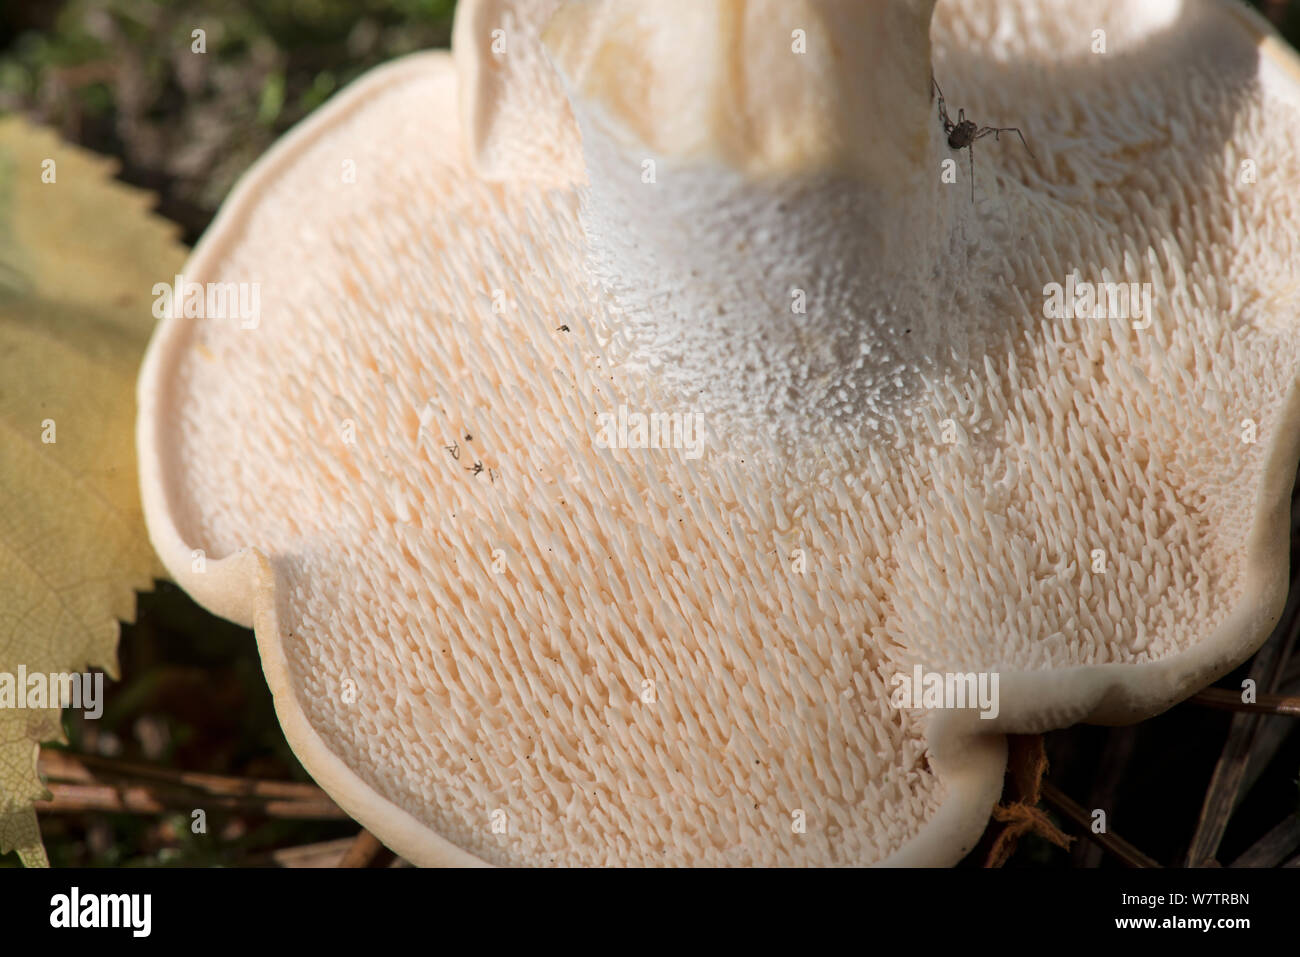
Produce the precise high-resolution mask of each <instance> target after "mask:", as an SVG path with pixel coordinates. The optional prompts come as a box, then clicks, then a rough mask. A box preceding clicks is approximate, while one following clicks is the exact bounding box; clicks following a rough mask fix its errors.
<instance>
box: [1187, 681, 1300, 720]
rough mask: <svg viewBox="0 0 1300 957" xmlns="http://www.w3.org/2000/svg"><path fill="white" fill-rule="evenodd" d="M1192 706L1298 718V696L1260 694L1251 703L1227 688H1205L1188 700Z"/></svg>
mask: <svg viewBox="0 0 1300 957" xmlns="http://www.w3.org/2000/svg"><path fill="white" fill-rule="evenodd" d="M1188 700H1189V701H1191V702H1192V703H1193V704H1199V705H1204V706H1205V707H1207V708H1216V709H1218V710H1219V711H1236V712H1239V713H1243V714H1277V715H1290V716H1291V717H1296V718H1300V696H1297V695H1284V694H1261V695H1259V696H1258V698H1257V700H1255V701H1253V702H1245V701H1242V700H1241V692H1239V691H1233V690H1231V689H1229V688H1206V689H1205V690H1204V691H1198V692H1197V693H1196V694H1194V695H1192V696H1191V698H1189V699H1188Z"/></svg>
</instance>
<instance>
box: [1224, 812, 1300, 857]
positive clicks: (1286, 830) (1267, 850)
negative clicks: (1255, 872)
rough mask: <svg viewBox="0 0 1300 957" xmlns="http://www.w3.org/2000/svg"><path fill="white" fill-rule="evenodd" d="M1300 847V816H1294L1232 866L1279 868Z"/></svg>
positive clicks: (1274, 829) (1268, 834)
mask: <svg viewBox="0 0 1300 957" xmlns="http://www.w3.org/2000/svg"><path fill="white" fill-rule="evenodd" d="M1298 847H1300V816H1297V815H1295V814H1292V815H1291V816H1290V817H1288V818H1285V819H1284V820H1283V821H1282V823H1280V824H1278V825H1277V827H1275V828H1273V829H1272V830H1271V831H1269V832H1268V833H1267V834H1265V835H1264V836H1263V837H1261V838H1260V839H1259V840H1258V841H1256V842H1255V843H1254V844H1253V845H1252V846H1251V848H1250V850H1248V851H1246V853H1244V854H1242V855H1241V857H1239V858H1237V859H1236V860H1235V861H1233V862H1232V866H1233V867H1277V866H1278V865H1279V864H1281V863H1282V862H1283V861H1284V860H1285V859H1286V856H1287V855H1288V854H1290V853H1292V852H1293V851H1294V850H1295V849H1296V848H1298Z"/></svg>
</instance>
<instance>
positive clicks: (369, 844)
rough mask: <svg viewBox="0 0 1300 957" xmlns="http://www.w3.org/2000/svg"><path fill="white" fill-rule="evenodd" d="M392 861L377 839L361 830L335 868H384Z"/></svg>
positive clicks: (388, 852)
mask: <svg viewBox="0 0 1300 957" xmlns="http://www.w3.org/2000/svg"><path fill="white" fill-rule="evenodd" d="M392 859H393V854H392V852H391V851H389V850H388V848H386V847H384V845H383V844H380V843H379V838H377V837H375V836H374V835H373V834H371V833H370V832H369V831H365V830H363V831H362V832H361V833H360V834H358V835H357V836H356V837H355V838H353V840H352V844H351V845H350V846H349V847H348V850H347V853H346V854H344V855H343V859H342V860H340V861H339V862H338V864H337V865H335V866H336V867H384V866H387V865H388V863H389V862H390V861H392Z"/></svg>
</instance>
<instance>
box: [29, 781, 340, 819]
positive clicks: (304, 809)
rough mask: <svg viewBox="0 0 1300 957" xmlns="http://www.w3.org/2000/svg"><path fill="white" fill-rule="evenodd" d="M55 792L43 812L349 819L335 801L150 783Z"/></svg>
mask: <svg viewBox="0 0 1300 957" xmlns="http://www.w3.org/2000/svg"><path fill="white" fill-rule="evenodd" d="M46 787H47V788H49V790H50V794H51V795H52V796H51V797H50V798H49V799H48V800H44V801H37V802H36V810H37V812H38V813H41V814H80V813H84V812H86V811H109V812H113V813H117V814H164V813H166V812H168V811H191V810H194V809H195V808H197V807H201V808H203V809H204V810H208V809H216V810H226V811H244V812H247V813H255V814H260V815H263V816H265V817H275V818H286V819H293V820H317V821H340V820H342V821H345V820H347V819H348V815H347V814H346V813H345V812H344V811H343V809H342V808H340V807H339V806H338V805H337V804H335V803H334V802H333V801H331V800H329V799H328V798H325V799H323V800H319V801H286V800H283V799H279V798H276V799H271V800H267V799H265V798H260V797H259V798H242V797H229V796H226V795H218V794H199V793H194V792H189V793H182V792H175V791H173V792H170V793H169V792H167V791H166V790H164V789H161V788H157V787H149V786H147V785H105V784H64V783H62V782H58V781H50V782H48V783H47V784H46Z"/></svg>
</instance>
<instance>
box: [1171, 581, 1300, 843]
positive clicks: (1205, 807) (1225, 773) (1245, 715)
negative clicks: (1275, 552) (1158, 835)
mask: <svg viewBox="0 0 1300 957" xmlns="http://www.w3.org/2000/svg"><path fill="white" fill-rule="evenodd" d="M1298 609H1300V576H1297V577H1295V578H1292V580H1291V594H1290V597H1289V599H1288V600H1287V605H1286V609H1285V610H1284V612H1283V615H1282V620H1281V621H1280V622H1279V623H1278V626H1277V628H1275V629H1274V631H1273V634H1272V635H1271V636H1270V637H1269V639H1268V641H1266V642H1264V646H1263V647H1262V648H1260V650H1259V652H1258V653H1257V654H1256V655H1255V659H1254V661H1252V662H1251V666H1250V677H1251V678H1252V679H1253V680H1254V681H1255V683H1256V685H1257V686H1260V687H1261V688H1262V689H1263V691H1264V692H1266V693H1271V692H1273V691H1275V690H1276V689H1277V686H1278V683H1279V681H1280V678H1281V675H1282V672H1284V671H1285V669H1286V664H1287V659H1288V658H1289V657H1290V655H1291V649H1292V648H1293V647H1294V645H1295V642H1296V636H1297V634H1298V633H1300V613H1298ZM1238 701H1240V698H1239V697H1238ZM1258 724H1259V715H1258V713H1255V712H1244V711H1238V713H1236V714H1234V715H1233V716H1232V724H1231V726H1230V727H1229V728H1228V740H1227V741H1226V742H1225V743H1224V745H1223V752H1222V753H1221V754H1220V755H1219V760H1218V763H1216V764H1215V766H1214V775H1213V776H1212V777H1211V778H1210V785H1209V787H1208V788H1207V789H1206V791H1205V800H1204V802H1203V803H1202V805H1201V815H1200V818H1199V819H1198V820H1197V824H1196V832H1195V833H1194V834H1193V835H1192V840H1191V843H1190V844H1189V846H1188V849H1187V861H1186V863H1187V866H1188V867H1204V866H1213V865H1215V864H1217V860H1216V857H1217V855H1218V852H1219V843H1220V842H1221V841H1222V840H1223V834H1224V831H1226V830H1227V829H1228V819H1229V818H1230V817H1232V812H1233V809H1234V808H1236V806H1237V799H1238V796H1239V794H1240V792H1241V782H1242V778H1243V777H1245V774H1246V765H1247V763H1248V761H1249V759H1250V746H1251V742H1252V741H1253V740H1254V738H1255V729H1256V727H1257V726H1258Z"/></svg>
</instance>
